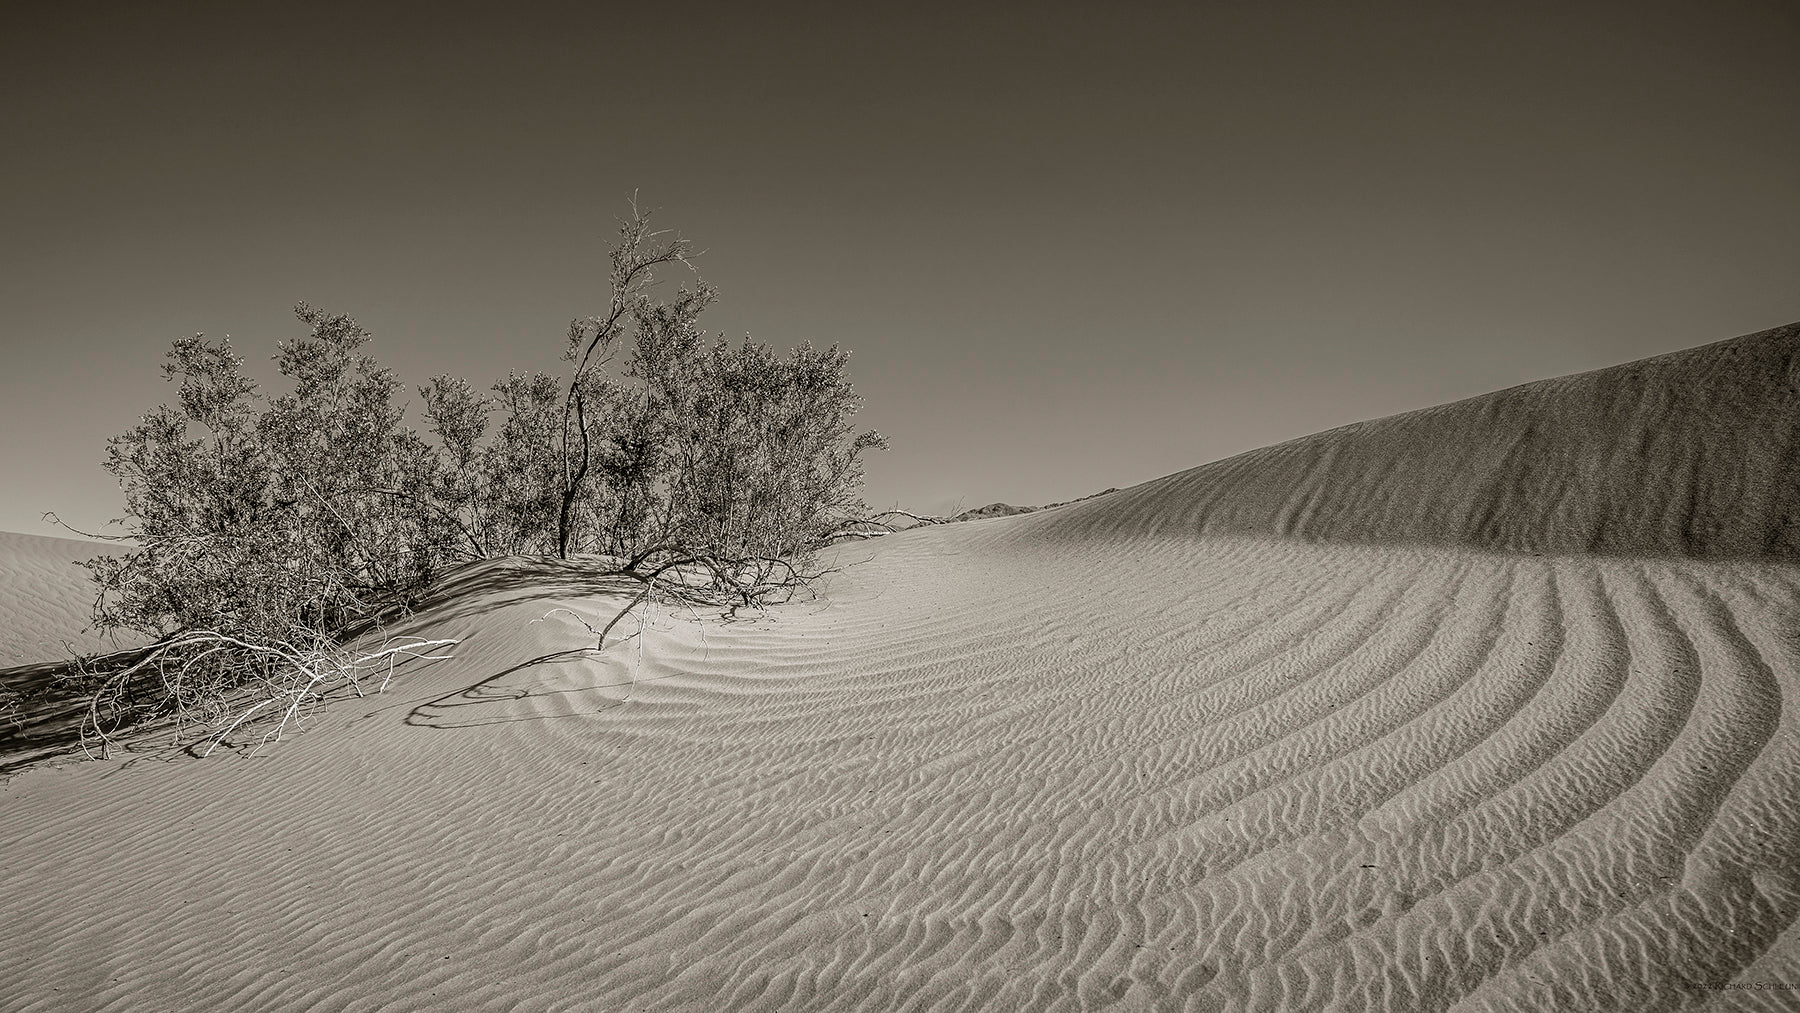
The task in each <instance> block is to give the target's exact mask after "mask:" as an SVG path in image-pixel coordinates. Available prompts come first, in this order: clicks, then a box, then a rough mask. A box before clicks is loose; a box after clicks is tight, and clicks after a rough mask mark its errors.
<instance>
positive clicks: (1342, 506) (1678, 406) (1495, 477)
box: [1059, 324, 1800, 560]
mask: <svg viewBox="0 0 1800 1013" xmlns="http://www.w3.org/2000/svg"><path fill="white" fill-rule="evenodd" d="M1796 461H1800V324H1789V325H1787V326H1785V327H1777V328H1772V329H1770V330H1766V331H1760V332H1758V333H1755V334H1749V335H1745V336H1743V337H1739V338H1733V339H1730V340H1728V341H1720V342H1715V343H1713V344H1710V345H1704V346H1701V347H1699V348H1690V349H1686V350H1684V351H1679V352H1672V353H1669V354H1667V355H1659V356H1655V357H1653V358H1649V359H1643V360H1640V361H1638V362H1632V363H1627V364H1625V365H1621V366H1612V367H1609V368H1606V369H1599V370H1595V371H1593V372H1589V373H1579V374H1576V375H1574V376H1565V377H1559V378H1556V379H1552V380H1540V381H1537V382H1534V383H1527V384H1523V385H1520V386H1517V387H1512V388H1509V389H1507V390H1502V391H1496V392H1494V393H1491V394H1483V395H1480V396H1478V397H1472V398H1469V399H1467V400H1464V401H1457V402H1454V403H1452V404H1447V405H1440V406H1438V407H1435V408H1426V409H1422V410H1419V411H1411V412H1406V413H1403V414H1400V415H1395V416H1391V417H1388V418H1383V419H1375V420H1373V421H1369V422H1358V423H1354V424H1352V425H1348V426H1344V427H1341V428H1338V429H1333V430H1330V431H1328V432H1323V433H1317V434H1314V435H1312V436H1304V437H1301V438H1299V439H1297V440H1290V441H1288V442H1286V443H1281V444H1277V445H1275V446H1272V447H1265V448H1262V449H1260V450H1252V451H1248V452H1246V453H1243V454H1239V455H1237V456H1235V457H1231V458H1227V459H1226V460H1223V461H1217V462H1214V463H1212V464H1207V465H1202V466H1201V467H1198V468H1193V469H1191V470H1188V471H1184V472H1181V473H1179V474H1175V475H1171V476H1169V477H1167V478H1163V479H1159V480H1157V481H1154V482H1148V483H1145V484H1143V485H1140V486H1137V487H1136V488H1133V489H1128V490H1125V491H1124V492H1120V493H1115V494H1113V495H1112V496H1108V497H1103V498H1102V499H1099V500H1090V501H1088V502H1085V503H1076V504H1073V505H1071V506H1069V507H1065V508H1063V510H1061V511H1059V518H1060V520H1061V521H1062V525H1061V526H1067V527H1069V528H1070V529H1072V530H1071V531H1070V534H1071V535H1072V536H1075V537H1094V536H1099V535H1106V536H1110V537H1125V538H1129V537H1133V536H1138V535H1155V534H1170V533H1192V534H1242V535H1263V536H1277V537H1299V538H1305V539H1309V540H1314V541H1342V542H1371V543H1393V542H1424V543H1429V544H1435V545H1460V546H1469V547H1473V548H1484V549H1500V550H1507V551H1515V552H1543V553H1564V554H1568V553H1588V554H1608V555H1614V554H1617V555H1679V556H1699V557H1739V558H1765V559H1768V558H1773V559H1785V560H1794V559H1800V468H1797V467H1796V465H1795V462H1796Z"/></svg>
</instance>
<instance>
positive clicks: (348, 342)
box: [70, 202, 885, 742]
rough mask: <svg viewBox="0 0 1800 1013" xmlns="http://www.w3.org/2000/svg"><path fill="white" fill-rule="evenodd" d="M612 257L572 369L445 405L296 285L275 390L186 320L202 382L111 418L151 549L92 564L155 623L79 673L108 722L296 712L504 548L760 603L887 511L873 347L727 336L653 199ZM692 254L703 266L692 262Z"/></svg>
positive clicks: (134, 544) (178, 345)
mask: <svg viewBox="0 0 1800 1013" xmlns="http://www.w3.org/2000/svg"><path fill="white" fill-rule="evenodd" d="M609 262H610V264H611V270H610V273H609V275H608V283H609V288H610V290H609V294H608V298H607V301H606V306H605V310H604V312H603V313H601V314H598V315H595V316H588V317H581V318H578V319H576V320H574V321H573V322H572V323H571V324H570V327H569V331H568V333H567V335H566V340H565V343H564V349H563V352H564V360H565V361H566V362H568V363H569V364H570V366H569V371H568V372H567V374H566V375H563V376H557V375H555V374H550V373H544V372H531V373H521V372H513V373H509V374H508V375H507V377H506V378H505V379H502V380H500V381H499V382H497V383H495V384H493V385H492V386H491V387H490V388H489V389H488V390H487V391H486V392H479V391H477V389H476V388H475V386H474V385H472V384H470V383H469V382H468V381H466V380H463V379H460V378H457V377H452V376H449V375H438V376H434V377H431V378H430V379H429V381H428V382H427V383H425V384H424V385H422V386H420V387H419V388H418V394H419V401H420V407H419V412H418V416H417V418H418V419H419V420H420V422H421V423H422V424H423V431H419V430H415V429H413V428H411V427H409V426H408V425H407V424H406V413H407V408H408V406H407V404H406V403H405V400H404V397H403V388H402V384H401V382H400V380H399V379H398V378H397V377H396V376H395V374H394V373H393V371H392V370H390V369H387V368H385V367H382V366H381V365H379V364H378V363H377V362H376V360H375V359H374V358H373V357H372V356H371V355H370V354H369V352H368V349H367V346H368V344H369V342H370V340H371V335H370V334H369V332H368V331H366V330H364V329H363V328H362V327H361V326H360V325H358V324H357V323H356V322H355V321H354V320H352V319H351V318H349V317H347V316H343V315H339V314H332V313H327V312H324V311H322V310H318V309H314V308H313V307H310V306H307V305H305V304H302V305H300V306H299V307H297V309H296V311H295V312H296V316H297V317H298V319H299V320H300V322H301V323H302V324H303V325H304V326H305V327H306V328H307V331H306V333H305V334H304V335H303V336H301V337H298V338H295V339H292V340H288V341H283V342H280V343H279V344H278V345H277V346H276V353H275V356H274V361H275V364H276V366H277V368H278V370H279V372H280V374H281V376H282V378H283V379H284V381H285V382H286V384H287V385H288V389H287V390H286V391H285V392H284V393H281V394H278V395H276V396H273V397H265V396H264V395H263V393H262V392H261V391H260V390H259V389H258V386H257V384H256V383H255V382H254V381H252V380H251V379H250V378H249V377H248V376H247V375H246V374H245V372H244V368H243V360H242V359H241V358H240V357H239V356H238V355H237V354H236V352H235V351H234V350H233V349H232V347H231V345H230V343H229V341H228V340H225V341H216V342H215V341H208V340H207V339H206V338H205V336H204V335H195V336H193V337H191V338H182V339H180V340H177V341H176V342H175V343H174V345H173V347H172V348H171V349H170V351H169V354H168V358H167V361H166V362H165V364H164V366H163V372H164V374H165V377H166V378H167V379H168V380H169V381H171V382H174V383H176V384H177V391H176V397H175V402H176V403H175V405H173V406H171V405H160V406H158V407H157V408H155V409H154V410H152V411H150V412H149V413H147V414H146V415H144V416H143V418H142V419H141V421H140V422H139V423H138V424H137V425H136V426H134V427H133V428H131V429H130V430H129V431H127V432H126V433H124V434H122V435H120V436H118V437H115V438H114V439H112V440H110V441H109V442H108V445H107V454H106V461H105V467H106V469H107V471H108V472H109V473H110V474H112V475H113V476H114V477H115V478H117V479H118V481H119V484H120V487H121V489H122V490H123V492H124V498H125V517H124V518H123V524H124V528H125V534H124V535H121V536H117V538H118V540H119V541H121V542H122V543H125V546H124V551H122V552H121V553H119V554H116V555H112V556H106V557H102V558H99V559H96V560H93V561H91V562H90V563H89V564H87V565H88V566H89V568H90V570H91V571H92V573H93V576H94V579H95V581H96V582H97V585H98V596H97V600H96V603H95V607H94V619H95V623H96V625H97V626H98V627H99V628H101V629H102V630H126V631H130V632H132V633H134V634H137V635H139V636H141V637H143V638H144V639H146V640H148V641H150V642H151V644H152V646H151V647H149V648H147V649H145V650H144V651H140V652H136V653H133V654H130V655H119V656H108V657H105V658H98V659H88V660H87V661H86V662H85V663H84V664H82V665H81V666H79V667H78V669H77V670H76V671H75V672H74V673H73V674H72V675H71V676H70V678H71V679H74V680H76V681H77V682H79V683H80V684H81V685H82V686H83V687H85V689H86V690H87V691H88V692H89V693H90V700H89V704H90V706H89V720H88V722H87V726H86V730H87V731H92V732H95V733H99V734H101V736H102V738H103V741H105V739H106V734H107V732H106V730H107V729H109V728H117V727H120V726H122V725H127V724H130V723H132V722H135V721H141V720H144V719H146V718H150V717H159V716H167V717H172V718H173V719H174V722H175V726H176V729H177V734H178V736H179V735H180V734H182V733H183V730H184V729H188V728H190V727H198V728H203V729H205V731H204V733H203V734H205V735H212V736H215V738H214V740H213V741H215V742H216V741H218V740H217V738H216V736H217V735H218V734H219V733H218V732H217V731H216V729H217V728H218V727H219V726H220V725H221V724H224V725H226V726H228V727H230V728H236V727H237V725H238V723H239V722H241V721H244V720H246V719H248V718H249V717H250V716H251V715H252V714H253V713H258V712H264V711H266V712H267V713H270V714H274V713H278V712H279V713H282V714H284V715H285V716H284V717H283V718H282V719H281V722H280V724H279V725H278V726H277V728H278V730H279V728H283V727H286V726H287V724H288V722H289V721H290V720H291V719H292V717H293V714H294V713H295V711H294V710H293V708H295V707H299V706H300V705H301V703H302V702H304V701H306V700H308V699H312V697H309V695H308V694H313V693H315V692H316V690H317V688H318V686H319V685H320V684H321V682H331V681H333V680H334V679H337V678H338V676H333V677H332V678H331V679H327V678H326V677H325V676H323V675H321V674H320V673H324V672H334V673H338V674H339V675H340V676H341V675H342V674H343V673H345V672H349V673H354V672H356V671H358V670H359V669H358V666H359V665H360V664H362V661H358V660H357V659H359V658H363V659H364V660H366V658H364V655H362V654H357V653H355V652H352V653H349V654H345V653H343V652H345V651H347V650H349V647H348V646H347V644H348V643H349V640H350V638H351V636H352V634H355V635H357V636H362V637H365V638H366V637H367V636H369V635H370V631H371V630H379V628H380V626H381V623H382V620H383V618H384V617H385V616H389V615H393V614H395V613H396V612H404V611H405V610H406V609H407V608H408V606H409V605H410V604H411V602H412V601H413V600H414V598H415V596H416V595H417V593H418V592H419V591H420V589H422V588H423V587H424V586H425V585H427V584H429V583H430V582H431V581H432V580H434V579H435V578H436V577H438V576H439V575H441V574H443V573H444V572H446V571H447V570H448V569H450V568H452V567H455V566H457V565H460V564H462V563H464V562H468V561H470V560H474V559H479V558H483V557H488V556H495V555H510V554H523V555H558V556H562V557H564V558H569V557H571V556H576V557H580V556H583V555H590V554H591V555H594V556H599V557H605V558H604V559H601V560H596V563H595V566H596V572H597V573H609V574H614V575H620V576H624V577H628V578H631V579H632V580H633V581H635V582H636V584H637V585H639V586H640V587H641V590H640V591H639V592H638V594H637V595H636V596H635V597H633V599H632V604H636V602H638V601H640V600H643V599H644V598H646V597H648V596H650V595H652V594H654V593H657V592H666V593H667V594H669V595H672V596H674V597H675V598H677V599H680V600H683V601H687V602H690V603H692V602H706V603H713V604H720V605H726V606H729V607H744V606H756V605H762V604H766V603H770V602H777V601H782V600H786V599H787V598H788V597H791V596H792V594H793V593H794V590H795V589H796V588H797V587H802V586H805V585H806V584H807V582H808V581H809V580H810V579H811V578H812V577H814V576H817V572H816V571H815V570H812V569H809V553H810V551H811V550H812V549H813V548H814V547H816V546H817V545H819V544H821V543H823V542H826V541H828V540H829V539H830V538H831V537H833V535H834V533H838V532H841V531H842V530H843V528H844V526H845V525H846V524H847V523H852V522H853V521H854V519H855V518H857V517H859V516H861V515H862V514H864V513H865V512H866V508H865V507H864V506H863V504H862V502H861V500H860V497H859V490H860V487H861V483H862V477H863V472H862V455H863V454H864V453H865V452H866V451H868V450H871V449H876V448H880V447H883V446H885V443H884V442H883V441H882V438H881V437H880V436H879V435H877V434H875V433H873V432H858V431H857V430H856V429H855V425H854V421H855V418H854V417H855V415H856V411H857V408H858V405H859V403H860V398H859V397H858V395H857V394H856V391H855V389H854V387H853V386H852V385H851V383H850V382H849V380H848V377H847V371H848V361H849V358H848V353H846V352H844V351H843V350H841V349H839V348H838V347H836V346H832V347H830V348H827V349H822V350H821V349H817V348H814V347H813V346H812V345H810V344H802V345H800V346H798V347H796V348H794V349H793V350H792V351H790V352H788V353H786V354H780V353H778V352H776V351H775V350H774V349H772V348H770V347H769V346H767V345H762V344H758V343H755V342H753V341H751V340H750V339H749V338H747V337H746V338H745V339H743V340H742V341H741V342H739V343H737V344H735V345H734V344H731V343H728V342H726V341H724V340H723V339H722V338H719V337H716V336H709V335H707V334H706V333H705V332H703V331H702V330H701V329H700V326H699V323H698V321H699V317H700V315H701V314H702V313H703V312H704V311H705V310H706V309H707V308H708V307H709V306H711V305H712V304H713V302H714V301H715V300H716V298H717V293H716V292H715V291H714V290H713V289H712V288H711V287H710V286H708V285H706V284H705V283H704V282H703V281H701V280H700V278H699V277H698V275H697V274H695V273H694V272H693V264H692V249H691V246H690V244H689V243H688V242H687V241H686V240H685V239H682V238H680V237H679V236H675V235H673V234H671V233H667V232H658V231H655V230H652V229H651V227H650V215H649V214H648V213H646V212H643V211H641V210H640V209H639V208H638V207H637V206H636V204H635V202H634V203H633V205H632V209H631V215H630V217H629V218H628V219H627V220H625V221H624V222H623V223H622V224H621V228H620V232H619V239H618V241H617V243H616V244H615V245H614V247H613V248H612V250H611V252H610V255H609ZM668 271H682V272H686V273H687V274H688V275H689V277H687V278H686V279H684V283H683V284H681V285H679V286H676V287H674V288H673V289H670V287H669V281H668V279H666V278H665V277H664V273H665V272H668ZM630 607H631V606H629V605H628V606H627V608H626V610H627V611H629V608H630ZM621 615H623V612H622V613H621ZM609 628H610V626H609ZM602 640H604V637H602ZM442 646H444V645H442V644H437V643H432V644H423V643H415V644H413V645H412V647H411V648H409V649H408V650H409V651H411V653H414V654H417V653H419V652H421V651H431V650H438V649H440V648H441V647H442ZM400 653H406V652H400ZM371 656H376V657H388V658H390V659H391V658H392V657H393V656H394V652H393V651H389V652H388V653H387V654H381V653H379V652H377V653H376V654H375V655H371ZM277 670H279V672H281V673H284V674H281V675H280V676H279V677H277V676H276V674H275V673H276V672H277ZM349 678H350V683H349V684H353V685H355V686H356V687H357V688H358V689H359V691H360V686H361V683H360V682H358V681H357V680H356V679H355V678H354V677H353V676H352V677H349ZM296 680H297V681H296ZM296 687H299V688H296ZM258 692H260V693H262V694H263V695H264V699H263V701H262V702H260V703H249V702H246V701H249V700H250V699H251V697H250V696H246V695H245V694H252V695H254V693H258ZM276 700H286V701H288V704H287V705H285V706H284V707H274V706H273V702H274V701H276Z"/></svg>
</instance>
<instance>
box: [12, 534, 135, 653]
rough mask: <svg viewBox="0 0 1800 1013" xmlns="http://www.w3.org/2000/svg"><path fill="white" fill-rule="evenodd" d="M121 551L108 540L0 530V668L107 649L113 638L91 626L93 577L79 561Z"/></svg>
mask: <svg viewBox="0 0 1800 1013" xmlns="http://www.w3.org/2000/svg"><path fill="white" fill-rule="evenodd" d="M120 551H121V550H120V549H119V547H118V546H116V545H113V544H110V543H107V542H93V541H85V540H78V539H73V538H48V537H45V536H43V535H21V534H16V533H14V532H10V531H0V670H4V669H8V668H16V667H18V666H21V665H35V664H39V663H42V662H47V661H67V660H69V658H70V657H71V652H72V651H73V652H85V653H91V652H94V651H99V650H105V649H108V648H109V647H110V646H111V641H109V640H107V639H106V638H103V637H100V636H98V635H96V634H95V633H94V632H93V631H92V630H90V629H89V628H88V617H89V614H90V613H91V612H92V610H93V605H94V582H93V580H92V579H91V577H90V575H89V573H88V571H87V570H85V569H82V567H81V566H80V563H81V562H82V561H83V560H88V559H93V558H94V557H96V556H105V555H109V554H116V553H118V552H120Z"/></svg>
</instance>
